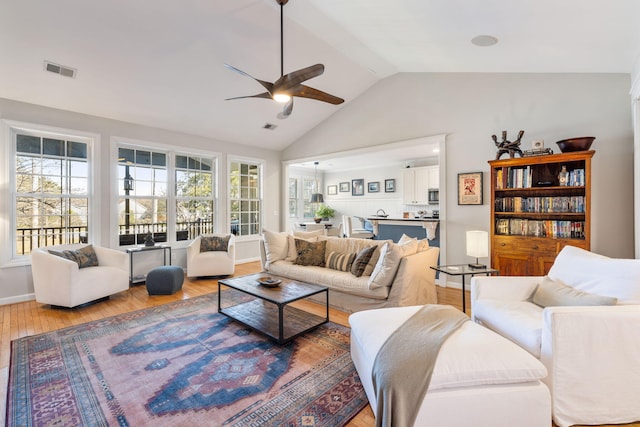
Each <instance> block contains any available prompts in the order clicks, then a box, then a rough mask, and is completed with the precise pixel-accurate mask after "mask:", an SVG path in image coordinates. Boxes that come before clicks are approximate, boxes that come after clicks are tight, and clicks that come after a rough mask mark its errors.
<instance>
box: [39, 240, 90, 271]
mask: <svg viewBox="0 0 640 427" xmlns="http://www.w3.org/2000/svg"><path fill="white" fill-rule="evenodd" d="M49 253H50V254H51V255H56V256H59V257H62V258H65V259H68V260H69V261H74V262H76V263H77V264H78V268H86V267H97V266H98V255H96V251H95V249H93V245H87V246H84V247H82V248H80V249H76V250H70V249H65V250H63V251H54V250H49Z"/></svg>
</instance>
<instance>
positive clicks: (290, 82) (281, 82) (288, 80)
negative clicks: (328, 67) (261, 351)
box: [273, 64, 324, 92]
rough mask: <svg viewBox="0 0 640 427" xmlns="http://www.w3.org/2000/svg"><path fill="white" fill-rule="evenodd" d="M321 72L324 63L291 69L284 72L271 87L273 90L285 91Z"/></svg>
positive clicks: (322, 71)
mask: <svg viewBox="0 0 640 427" xmlns="http://www.w3.org/2000/svg"><path fill="white" fill-rule="evenodd" d="M322 73H324V65H322V64H316V65H311V66H309V67H306V68H301V69H299V70H296V71H292V72H290V73H287V74H285V75H284V76H281V77H280V78H279V79H278V80H276V82H275V83H274V84H273V89H274V91H275V92H279V91H283V92H285V91H288V90H289V89H292V88H294V87H295V86H297V85H299V84H300V83H302V82H304V81H306V80H309V79H312V78H314V77H318V76H320V75H322Z"/></svg>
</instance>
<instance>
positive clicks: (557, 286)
mask: <svg viewBox="0 0 640 427" xmlns="http://www.w3.org/2000/svg"><path fill="white" fill-rule="evenodd" d="M617 302H618V299H617V298H613V297H605V296H600V295H594V294H590V293H588V292H582V291H580V290H578V289H576V288H572V287H571V286H567V285H566V284H564V283H563V282H562V281H561V280H551V279H550V278H549V277H548V276H545V277H544V279H542V282H540V284H539V285H538V287H537V288H536V291H535V292H534V293H533V303H534V304H537V305H539V306H540V307H554V306H568V305H578V306H586V305H616V303H617Z"/></svg>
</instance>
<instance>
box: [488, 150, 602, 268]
mask: <svg viewBox="0 0 640 427" xmlns="http://www.w3.org/2000/svg"><path fill="white" fill-rule="evenodd" d="M594 154H595V151H577V152H573V153H563V154H549V155H540V156H530V157H523V158H514V159H502V160H492V161H489V165H490V167H491V171H490V173H491V180H490V186H491V234H490V236H491V266H492V267H493V268H495V269H498V270H500V274H501V275H504V276H544V275H545V274H547V272H548V271H549V269H550V268H551V265H552V264H553V261H554V260H555V258H556V255H557V254H558V252H560V250H561V249H562V248H563V247H564V246H566V245H573V246H577V247H580V248H583V249H587V250H589V249H590V247H591V158H592V157H593V155H594ZM563 166H564V167H565V168H566V170H567V172H568V174H569V175H568V182H567V184H568V185H564V186H561V185H560V183H559V178H558V175H559V173H560V172H561V171H562V167H563Z"/></svg>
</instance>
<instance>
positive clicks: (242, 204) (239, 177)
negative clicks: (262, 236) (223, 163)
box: [229, 161, 262, 236]
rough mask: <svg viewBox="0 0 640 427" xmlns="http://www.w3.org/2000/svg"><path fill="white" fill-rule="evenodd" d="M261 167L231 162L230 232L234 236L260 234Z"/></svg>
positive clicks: (259, 165)
mask: <svg viewBox="0 0 640 427" xmlns="http://www.w3.org/2000/svg"><path fill="white" fill-rule="evenodd" d="M261 172H262V165H261V164H260V163H252V162H244V161H231V162H230V164H229V202H230V220H231V232H232V233H233V234H235V235H236V236H250V235H255V234H258V233H260V229H261V225H260V224H261V208H262V199H261V197H262V173H261Z"/></svg>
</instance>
